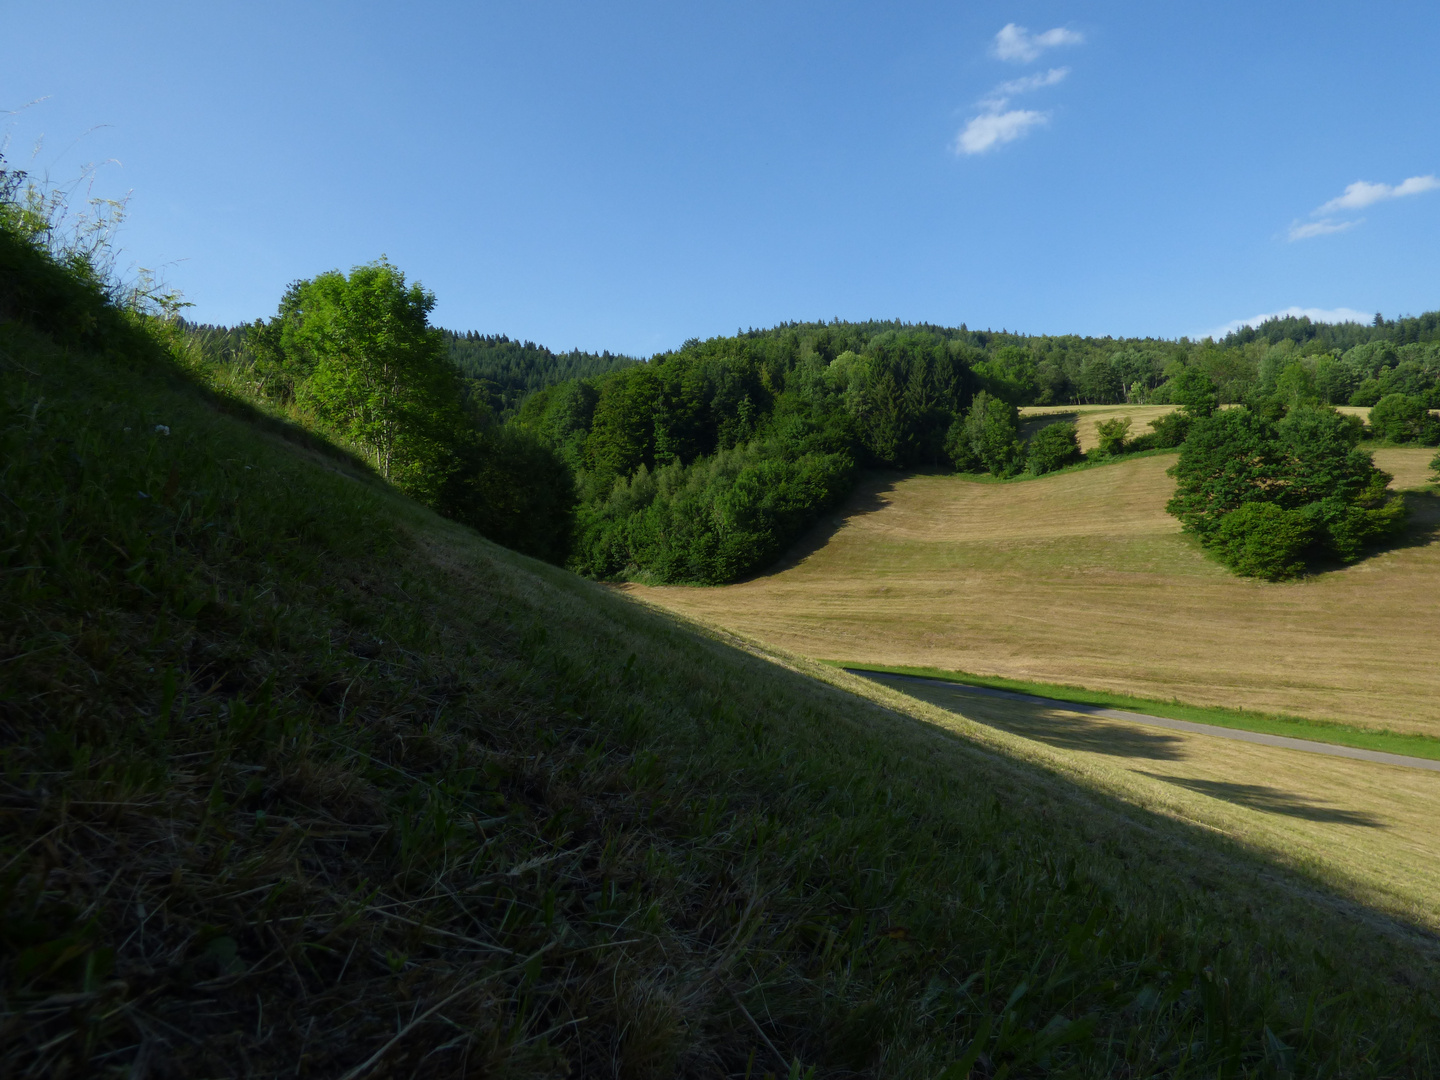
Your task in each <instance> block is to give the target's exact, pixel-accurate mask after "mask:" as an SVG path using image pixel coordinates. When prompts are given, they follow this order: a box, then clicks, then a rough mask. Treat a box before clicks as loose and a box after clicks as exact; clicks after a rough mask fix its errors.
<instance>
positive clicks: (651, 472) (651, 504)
mask: <svg viewBox="0 0 1440 1080" xmlns="http://www.w3.org/2000/svg"><path fill="white" fill-rule="evenodd" d="M1290 334H1293V336H1288V335H1290ZM1282 335H1285V336H1282ZM1337 342H1338V345H1337V344H1336V343H1337ZM1340 346H1344V348H1343V350H1342V349H1341V348H1340ZM1437 380H1440V331H1437V317H1436V316H1435V315H1426V316H1422V317H1421V318H1419V319H1402V320H1393V321H1386V320H1383V319H1377V320H1376V322H1375V324H1373V325H1371V326H1359V325H1356V324H1347V325H1345V326H1342V327H1331V326H1325V325H1322V324H1314V323H1311V322H1309V321H1308V320H1306V319H1285V320H1272V321H1271V322H1267V323H1265V324H1262V326H1260V327H1258V328H1254V329H1253V330H1252V329H1249V328H1247V329H1246V330H1245V331H1243V332H1239V333H1236V334H1232V335H1230V336H1229V337H1227V338H1226V339H1225V340H1224V341H1221V342H1215V341H1212V340H1209V339H1206V340H1203V341H1198V342H1196V341H1189V340H1186V339H1180V340H1178V341H1162V340H1154V339H1109V338H1099V339H1097V338H1081V337H1073V336H1053V337H1025V336H1022V335H1018V334H1008V333H994V332H991V331H972V330H969V329H968V328H966V327H964V326H961V327H958V328H944V327H937V326H928V325H911V324H902V323H893V322H892V323H885V322H872V323H839V322H836V323H828V324H827V323H793V324H786V325H783V326H779V327H775V328H773V329H769V330H751V331H748V332H746V333H741V334H737V335H735V336H734V337H721V338H713V339H711V340H709V341H705V342H701V341H698V340H691V341H688V342H686V343H685V344H684V345H683V346H682V347H681V348H680V349H678V350H675V351H673V352H668V353H664V354H660V355H658V356H655V357H653V358H652V359H651V360H650V361H649V362H648V363H646V364H644V365H638V366H633V367H629V368H627V369H624V370H620V371H616V372H612V373H610V374H608V375H604V376H600V377H595V378H589V379H577V380H573V381H571V382H568V383H560V384H557V385H554V386H551V387H549V388H547V389H545V390H543V391H540V392H538V393H536V394H533V395H531V396H530V397H528V398H527V399H526V400H525V401H524V403H523V404H522V406H521V408H520V410H519V413H518V416H517V417H516V418H515V420H514V421H513V424H514V425H515V426H518V427H520V428H521V429H523V430H525V431H527V432H530V433H533V434H534V435H536V436H538V437H539V438H540V439H541V440H542V441H543V442H544V443H546V444H547V445H548V446H550V447H551V448H553V449H554V450H555V452H556V453H557V454H559V455H560V457H561V458H562V459H563V460H564V461H565V462H566V464H567V465H568V467H569V468H570V470H571V471H572V473H573V474H574V476H575V477H576V484H577V491H578V493H579V497H580V507H579V511H578V516H577V523H576V533H575V540H574V546H573V548H572V553H571V556H570V564H571V566H572V567H573V568H574V569H576V570H578V571H580V572H582V573H586V574H590V575H593V576H596V577H600V578H612V577H630V578H636V579H639V580H648V581H655V582H697V583H717V582H722V581H731V580H735V579H736V578H738V577H741V576H743V575H745V574H748V573H753V572H755V571H757V570H760V569H762V568H763V567H765V566H766V565H768V564H769V563H771V562H772V561H773V560H774V559H775V558H776V557H777V556H778V555H779V554H780V553H781V552H782V551H783V550H784V549H785V548H786V547H787V546H788V545H789V544H791V543H792V542H793V541H794V540H795V539H796V538H797V537H798V536H799V535H800V534H801V533H802V532H803V531H804V530H805V529H806V528H808V527H809V526H810V525H811V524H813V522H814V521H815V520H816V519H817V518H818V517H819V515H820V514H822V513H824V512H825V510H826V509H828V508H829V507H830V506H832V505H834V504H835V502H836V501H837V500H839V499H841V498H843V497H844V496H845V495H846V494H847V493H848V492H849V490H850V489H851V486H852V483H853V477H854V474H855V472H856V470H857V469H861V468H877V467H878V468H894V469H902V470H909V469H944V470H951V469H955V470H960V471H988V472H990V473H992V474H994V475H997V476H1009V475H1016V474H1019V473H1021V472H1030V473H1040V472H1046V471H1049V470H1051V469H1054V468H1059V467H1063V466H1064V465H1067V464H1069V463H1071V462H1073V461H1075V460H1076V459H1077V458H1078V457H1079V456H1080V455H1079V447H1078V445H1077V443H1076V439H1075V432H1074V428H1073V425H1069V424H1063V423H1058V424H1055V425H1052V426H1051V427H1048V428H1043V429H1042V430H1041V431H1040V432H1038V433H1036V434H1035V435H1034V436H1033V437H1032V438H1031V439H1030V440H1028V441H1026V440H1024V439H1022V438H1021V434H1020V424H1019V419H1018V415H1017V409H1018V407H1020V406H1024V405H1062V404H1116V403H1125V402H1128V403H1136V404H1141V403H1143V404H1184V403H1185V402H1187V401H1190V400H1192V399H1194V398H1195V397H1196V395H1197V394H1198V395H1199V396H1200V398H1202V399H1203V398H1213V401H1214V404H1217V405H1224V404H1245V405H1247V406H1249V407H1250V410H1251V411H1253V412H1254V413H1255V414H1256V416H1257V417H1259V418H1261V419H1262V420H1263V422H1265V423H1268V424H1274V423H1277V422H1279V421H1280V420H1281V419H1282V418H1283V417H1284V416H1285V415H1286V414H1287V413H1289V412H1291V411H1294V410H1296V409H1299V408H1302V407H1318V408H1322V409H1323V408H1324V407H1325V406H1329V405H1335V404H1354V405H1362V406H1376V407H1377V408H1376V426H1375V430H1374V431H1373V432H1372V434H1375V435H1377V436H1379V437H1382V438H1388V439H1391V440H1392V441H1397V442H1403V441H1418V442H1422V443H1427V444H1433V443H1434V442H1436V441H1440V430H1437V427H1436V424H1435V423H1434V421H1433V420H1432V419H1431V417H1430V416H1429V413H1428V411H1427V410H1428V409H1430V408H1435V407H1440V382H1437ZM1204 415H1208V413H1207V411H1206V410H1205V409H1203V408H1202V409H1200V411H1199V412H1197V413H1195V414H1194V416H1197V417H1199V416H1204ZM1191 418H1192V414H1191V412H1190V411H1187V410H1182V411H1181V412H1180V413H1177V414H1175V415H1174V416H1173V417H1171V418H1167V419H1166V420H1164V421H1161V422H1160V423H1159V424H1157V425H1156V426H1155V430H1153V431H1150V432H1131V431H1129V429H1128V424H1127V423H1126V422H1124V421H1120V422H1117V423H1115V424H1112V425H1109V426H1107V428H1106V430H1102V432H1101V447H1100V449H1099V450H1098V451H1096V452H1095V454H1094V456H1097V457H1100V456H1113V455H1115V454H1119V453H1126V452H1134V451H1137V450H1144V449H1151V448H1163V447H1176V446H1180V445H1181V444H1182V443H1183V441H1184V440H1185V437H1186V434H1187V431H1188V426H1189V421H1190V419H1191ZM1345 430H1346V431H1348V430H1349V429H1348V428H1347V429H1345ZM1341 436H1344V437H1346V438H1348V436H1345V435H1344V433H1343V432H1342V433H1341ZM1337 437H1340V436H1337ZM1356 437H1357V438H1358V437H1359V435H1358V431H1357V434H1356ZM1349 449H1353V440H1352V445H1351V447H1349V448H1348V449H1347V451H1346V452H1347V453H1348V450H1349ZM1249 516H1250V512H1248V511H1247V514H1246V515H1241V517H1240V518H1238V519H1236V520H1237V522H1238V521H1243V520H1248V519H1249ZM1307 520H1308V519H1307ZM1362 531H1363V530H1362ZM1382 531H1383V530H1381V529H1379V527H1378V526H1377V527H1376V528H1375V529H1372V530H1371V531H1370V533H1369V534H1367V535H1375V536H1378V535H1379V534H1380V533H1381V532H1382ZM1207 535H1209V534H1207ZM1307 535H1308V534H1307ZM1343 546H1344V545H1342V547H1343ZM1351 546H1352V547H1353V545H1351ZM1291 547H1292V548H1293V547H1294V545H1293V544H1292V545H1291ZM1344 550H1345V551H1346V552H1347V553H1348V552H1349V551H1350V547H1345V548H1344ZM1295 559H1296V557H1294V553H1293V551H1292V552H1291V557H1289V558H1288V561H1285V562H1284V566H1285V567H1286V568H1287V569H1286V573H1289V572H1291V571H1292V570H1293V568H1294V566H1295V565H1296V561H1295ZM1252 561H1253V560H1252ZM1245 565H1251V564H1250V563H1246V564H1245ZM1266 565H1270V564H1266ZM1270 576H1273V575H1270Z"/></svg>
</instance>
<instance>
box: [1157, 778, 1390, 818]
mask: <svg viewBox="0 0 1440 1080" xmlns="http://www.w3.org/2000/svg"><path fill="white" fill-rule="evenodd" d="M1143 775H1145V776H1148V777H1150V778H1151V779H1152V780H1160V781H1162V782H1164V783H1166V784H1175V785H1176V786H1177V787H1183V788H1188V789H1190V790H1191V791H1197V792H1199V793H1200V794H1201V795H1209V796H1210V797H1211V798H1212V799H1222V800H1224V801H1225V802H1229V803H1234V804H1235V805H1236V806H1244V807H1247V808H1249V809H1251V810H1259V811H1260V812H1261V813H1264V814H1284V815H1286V816H1287V817H1298V818H1304V819H1305V820H1306V821H1322V822H1326V823H1328V824H1333V825H1359V826H1362V827H1364V828H1367V829H1383V828H1386V827H1387V826H1386V825H1385V822H1384V821H1383V820H1381V819H1380V818H1378V817H1376V816H1375V815H1374V814H1370V813H1366V812H1365V811H1363V810H1344V809H1341V808H1340V807H1338V806H1326V805H1325V804H1324V803H1317V802H1312V801H1311V800H1310V799H1307V798H1305V797H1304V796H1303V795H1294V794H1291V793H1290V792H1288V791H1281V790H1280V789H1279V788H1273V787H1266V786H1265V785H1264V784H1232V783H1227V782H1226V781H1223V780H1195V779H1191V778H1189V777H1185V776H1165V775H1164V774H1162V773H1151V772H1147V773H1144V774H1143Z"/></svg>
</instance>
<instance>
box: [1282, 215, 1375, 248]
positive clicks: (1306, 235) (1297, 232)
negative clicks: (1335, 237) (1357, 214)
mask: <svg viewBox="0 0 1440 1080" xmlns="http://www.w3.org/2000/svg"><path fill="white" fill-rule="evenodd" d="M1364 220H1365V219H1364V218H1358V219H1356V220H1355V221H1332V220H1331V219H1330V218H1323V219H1322V220H1320V221H1305V222H1301V221H1295V222H1291V224H1290V241H1291V242H1292V243H1293V242H1294V241H1296V240H1308V239H1310V237H1312V236H1326V235H1328V234H1330V233H1337V232H1344V231H1345V230H1346V229H1353V228H1354V227H1355V226H1356V225H1359V224H1360V222H1362V221H1364Z"/></svg>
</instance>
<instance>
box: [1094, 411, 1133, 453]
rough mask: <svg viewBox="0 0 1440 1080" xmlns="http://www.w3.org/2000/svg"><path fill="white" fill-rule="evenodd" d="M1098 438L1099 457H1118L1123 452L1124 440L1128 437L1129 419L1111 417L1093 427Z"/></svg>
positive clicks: (1125, 417) (1126, 417)
mask: <svg viewBox="0 0 1440 1080" xmlns="http://www.w3.org/2000/svg"><path fill="white" fill-rule="evenodd" d="M1095 434H1096V435H1097V436H1098V437H1099V440H1100V445H1099V446H1098V448H1097V449H1098V451H1099V453H1100V456H1101V457H1118V456H1119V455H1121V454H1123V453H1124V452H1125V440H1126V439H1127V438H1129V436H1130V417H1128V416H1112V417H1111V418H1110V419H1109V420H1101V421H1100V422H1099V423H1097V424H1096V425H1095Z"/></svg>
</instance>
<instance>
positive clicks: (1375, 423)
mask: <svg viewBox="0 0 1440 1080" xmlns="http://www.w3.org/2000/svg"><path fill="white" fill-rule="evenodd" d="M1370 429H1371V431H1373V432H1374V434H1375V438H1377V439H1388V440H1390V441H1391V442H1397V443H1409V442H1418V443H1420V444H1421V445H1422V446H1435V445H1436V444H1437V443H1440V420H1436V418H1435V417H1434V416H1431V415H1430V410H1429V408H1427V406H1426V403H1425V401H1424V399H1422V398H1420V397H1417V396H1415V395H1411V394H1386V395H1385V396H1384V397H1382V398H1381V399H1380V400H1379V401H1377V402H1376V403H1375V405H1374V406H1373V407H1372V408H1371V410H1370Z"/></svg>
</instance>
